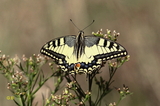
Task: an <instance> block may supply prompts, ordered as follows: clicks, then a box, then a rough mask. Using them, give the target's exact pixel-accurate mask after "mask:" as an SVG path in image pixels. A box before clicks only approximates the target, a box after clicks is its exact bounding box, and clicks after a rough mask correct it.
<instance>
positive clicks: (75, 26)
mask: <svg viewBox="0 0 160 106" xmlns="http://www.w3.org/2000/svg"><path fill="white" fill-rule="evenodd" d="M70 21H71V22H72V24H73V25H74V26H75V27H76V28H77V29H78V30H80V29H79V28H78V27H77V26H76V24H74V22H73V21H72V19H70Z"/></svg>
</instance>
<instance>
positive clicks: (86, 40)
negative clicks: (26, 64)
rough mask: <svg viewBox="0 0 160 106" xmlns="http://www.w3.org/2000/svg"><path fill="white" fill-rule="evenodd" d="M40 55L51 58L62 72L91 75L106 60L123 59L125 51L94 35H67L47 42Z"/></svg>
mask: <svg viewBox="0 0 160 106" xmlns="http://www.w3.org/2000/svg"><path fill="white" fill-rule="evenodd" d="M40 53H42V54H44V55H46V56H48V57H51V58H52V59H54V60H55V62H56V64H58V65H59V66H60V68H61V69H62V70H63V71H64V72H69V73H71V74H72V73H74V74H75V73H87V74H91V73H92V72H94V71H95V70H99V69H100V68H101V67H102V64H103V63H104V62H106V61H107V60H111V59H114V58H118V57H124V56H126V55H127V54H128V53H127V51H126V49H125V48H124V47H123V46H122V45H120V44H118V43H116V42H114V41H111V40H109V39H106V38H103V37H97V36H95V35H88V36H84V32H83V31H80V32H79V34H78V35H68V36H63V37H59V38H55V39H53V40H51V41H49V42H47V43H46V44H45V45H44V46H43V47H42V48H41V50H40Z"/></svg>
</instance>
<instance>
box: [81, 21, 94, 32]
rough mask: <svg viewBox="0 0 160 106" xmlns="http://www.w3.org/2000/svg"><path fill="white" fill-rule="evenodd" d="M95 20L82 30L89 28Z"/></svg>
mask: <svg viewBox="0 0 160 106" xmlns="http://www.w3.org/2000/svg"><path fill="white" fill-rule="evenodd" d="M94 21H95V20H93V21H92V22H91V23H90V24H89V25H88V26H86V27H85V28H83V29H82V31H83V30H85V29H86V28H88V27H89V26H91V25H92V24H93V23H94Z"/></svg>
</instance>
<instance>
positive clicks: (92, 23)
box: [70, 19, 95, 31]
mask: <svg viewBox="0 0 160 106" xmlns="http://www.w3.org/2000/svg"><path fill="white" fill-rule="evenodd" d="M70 21H71V22H72V24H73V25H74V26H75V27H76V28H77V29H78V30H80V29H79V28H78V27H77V26H76V25H75V24H74V22H73V21H72V19H70ZM94 21H95V20H93V21H92V22H91V23H90V24H89V25H88V26H86V27H85V28H83V29H82V31H83V30H85V29H86V28H88V27H89V26H91V25H92V24H93V23H94Z"/></svg>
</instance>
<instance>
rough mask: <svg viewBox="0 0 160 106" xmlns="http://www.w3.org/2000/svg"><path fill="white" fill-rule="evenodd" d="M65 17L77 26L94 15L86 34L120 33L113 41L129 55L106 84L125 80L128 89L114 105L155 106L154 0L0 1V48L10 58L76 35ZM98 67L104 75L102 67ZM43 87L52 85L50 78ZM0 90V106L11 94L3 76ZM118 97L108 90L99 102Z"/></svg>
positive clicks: (158, 22) (157, 7) (158, 23)
mask: <svg viewBox="0 0 160 106" xmlns="http://www.w3.org/2000/svg"><path fill="white" fill-rule="evenodd" d="M69 19H72V20H73V21H74V23H75V24H76V25H77V26H78V27H79V28H80V29H83V28H84V27H86V26H87V25H89V24H90V23H91V22H92V20H93V19H94V20H95V22H94V24H93V25H91V26H90V27H88V28H87V29H85V34H86V35H89V34H91V32H96V31H98V30H99V29H101V28H102V29H103V31H104V32H105V30H106V29H110V30H116V31H117V32H120V34H121V35H120V36H119V38H118V43H120V44H122V45H123V46H124V47H125V48H126V49H127V50H128V52H129V55H130V56H131V59H130V61H129V62H127V63H125V64H124V65H123V66H122V67H120V68H119V70H118V71H117V72H116V75H115V76H114V80H115V82H114V83H113V84H112V86H116V87H122V85H123V84H126V85H127V86H129V88H130V91H131V92H133V93H134V94H133V95H131V96H129V97H127V98H126V99H125V100H123V101H122V102H121V103H120V106H158V105H159V103H160V90H159V89H160V82H159V81H160V67H159V66H158V64H159V63H160V59H159V57H160V56H159V54H160V49H159V40H160V35H159V33H160V30H159V28H160V1H159V0H97V1H93V0H1V1H0V50H1V51H2V54H6V55H10V57H13V56H14V55H15V54H17V55H18V56H20V57H21V56H22V55H23V54H25V55H26V56H27V57H29V56H31V55H32V54H38V53H39V50H40V48H41V47H42V45H43V44H44V43H45V42H47V41H49V40H51V39H53V38H56V37H60V36H64V35H70V34H74V35H76V34H77V33H78V31H79V30H77V29H76V28H75V27H74V26H73V24H72V23H71V22H70V21H69ZM106 66H107V65H106ZM102 70H103V73H102V74H103V77H104V78H106V79H107V78H108V74H107V70H108V69H107V68H103V69H102ZM83 79H84V78H83ZM85 81H86V80H85V79H84V83H86V82H85ZM49 83H50V84H49ZM48 85H50V86H52V87H53V86H54V85H53V82H48ZM84 86H85V85H84ZM45 90H46V89H44V90H43V92H44V93H45V92H46V91H45ZM0 91H1V92H0V106H9V105H11V104H12V106H13V101H12V100H7V99H6V97H7V96H9V95H11V93H10V92H9V91H8V90H7V80H6V79H5V78H4V76H3V75H0ZM118 95H119V94H118V93H117V92H115V93H111V94H110V95H108V96H107V97H105V100H104V102H105V103H110V102H114V101H118V97H117V96H118ZM37 100H38V99H37ZM39 101H41V99H39Z"/></svg>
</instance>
